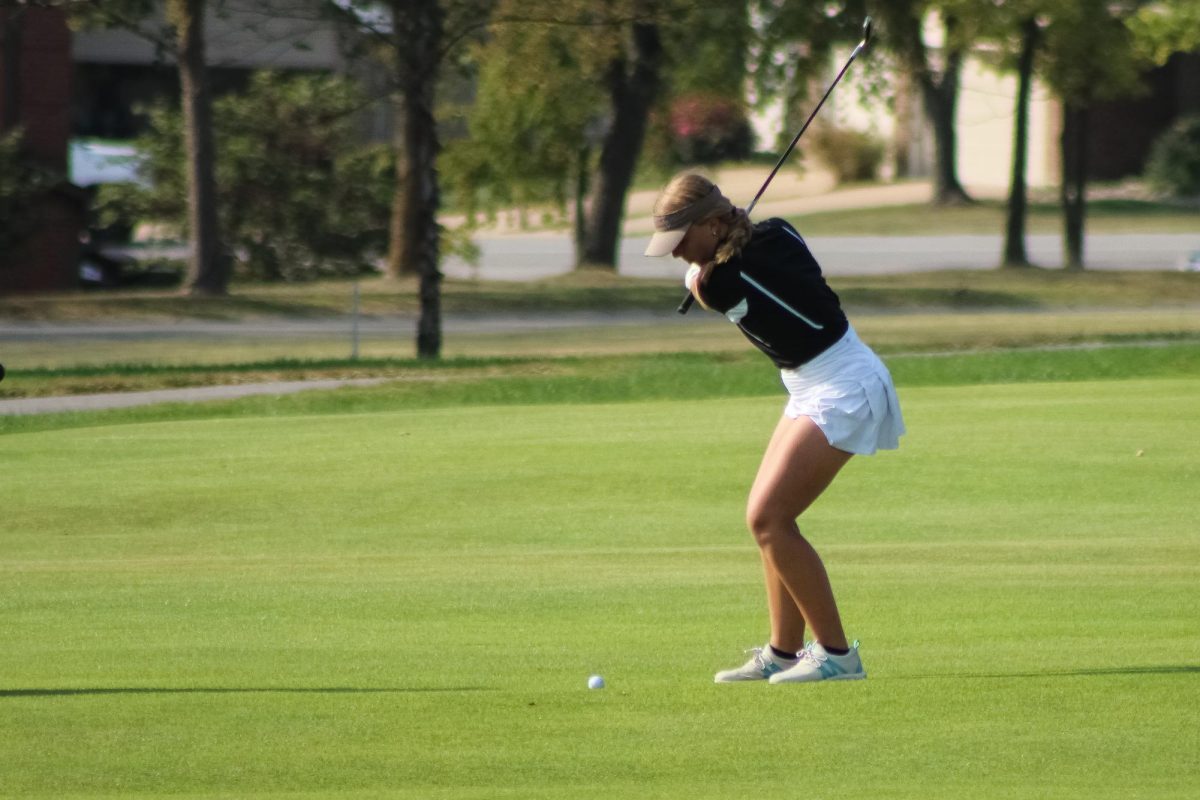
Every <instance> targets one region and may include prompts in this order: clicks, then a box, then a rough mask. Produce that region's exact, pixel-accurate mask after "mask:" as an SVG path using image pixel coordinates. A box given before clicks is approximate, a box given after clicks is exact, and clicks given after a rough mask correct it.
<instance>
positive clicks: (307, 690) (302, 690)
mask: <svg viewBox="0 0 1200 800" xmlns="http://www.w3.org/2000/svg"><path fill="white" fill-rule="evenodd" d="M486 691H490V690H489V689H487V688H486V687H483V686H449V687H409V688H403V687H392V688H388V687H381V688H375V689H372V688H358V687H353V686H313V687H287V686H280V687H262V688H235V687H228V688H222V687H215V686H213V687H204V686H198V687H178V688H165V687H153V686H147V687H94V688H90V689H0V699H5V698H10V697H85V696H91V695H112V694H118V695H123V694H435V693H447V694H449V693H454V692H486Z"/></svg>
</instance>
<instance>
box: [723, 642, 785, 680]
mask: <svg viewBox="0 0 1200 800" xmlns="http://www.w3.org/2000/svg"><path fill="white" fill-rule="evenodd" d="M746 652H747V653H750V654H751V655H750V660H749V661H747V662H746V663H745V664H742V665H741V666H740V667H736V668H734V669H727V670H722V671H721V672H718V673H717V674H716V677H715V678H713V682H714V683H737V682H739V681H765V680H767V679H769V678H771V677H772V676H774V675H781V674H783V672H784V671H785V670H788V669H790V668H791V667H792V666H794V665H795V664H796V662H797V659H795V658H787V659H785V658H780V657H779V656H777V655H775V653H774V652H773V651H772V650H771V646H770V645H763V646H762V647H755V648H754V649H753V650H747V651H746Z"/></svg>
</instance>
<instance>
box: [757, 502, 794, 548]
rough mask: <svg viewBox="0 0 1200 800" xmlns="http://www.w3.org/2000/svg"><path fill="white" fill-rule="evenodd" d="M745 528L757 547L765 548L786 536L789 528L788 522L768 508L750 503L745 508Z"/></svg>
mask: <svg viewBox="0 0 1200 800" xmlns="http://www.w3.org/2000/svg"><path fill="white" fill-rule="evenodd" d="M746 527H747V528H748V529H749V530H750V535H751V536H753V537H754V541H755V542H757V543H758V546H759V547H765V546H768V545H770V544H771V543H772V542H773V541H774V540H775V539H776V538H777V537H779V536H785V535H787V532H788V530H789V529H790V527H791V526H790V520H788V519H787V518H786V517H785V516H784V515H782V514H780V513H779V512H777V511H775V510H774V509H772V508H770V507H769V506H766V505H759V504H755V503H751V504H750V506H749V507H747V508H746Z"/></svg>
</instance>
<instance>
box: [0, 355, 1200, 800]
mask: <svg viewBox="0 0 1200 800" xmlns="http://www.w3.org/2000/svg"><path fill="white" fill-rule="evenodd" d="M1196 351H1197V348H1196V346H1195V345H1194V344H1191V345H1188V344H1180V345H1174V346H1168V347H1162V348H1151V347H1137V348H1115V349H1112V350H1111V351H1104V352H1105V353H1109V354H1108V355H1103V354H1100V353H1099V352H1098V351H1045V352H1038V353H1025V354H1020V353H1017V354H1003V353H1000V354H984V355H980V356H963V355H958V356H944V357H930V356H921V357H915V356H914V357H911V359H912V360H908V359H907V358H902V357H899V356H892V357H889V359H888V362H889V365H890V366H891V368H892V369H893V371H894V373H895V374H896V376H897V380H898V383H899V385H900V394H901V401H902V403H903V405H904V410H905V415H906V421H907V423H908V427H909V434H908V435H907V436H906V437H905V438H904V440H903V444H902V447H901V449H900V450H899V451H897V452H891V453H885V454H881V455H879V456H877V457H875V458H870V459H866V458H861V459H855V460H854V461H852V462H851V464H850V465H849V466H848V467H847V469H846V471H845V472H844V473H843V475H842V477H840V478H839V479H838V481H837V482H836V483H835V484H834V485H833V487H832V488H831V489H830V490H829V491H828V492H827V494H826V495H825V496H824V497H823V498H822V499H821V500H820V501H819V502H818V503H817V504H816V505H815V506H814V507H813V508H812V509H811V510H810V511H809V513H808V514H806V515H805V516H804V517H803V518H802V519H801V528H802V529H803V530H804V531H805V532H806V533H807V535H809V537H810V538H811V539H812V540H813V541H814V543H815V544H816V546H817V547H818V548H819V549H820V550H821V552H822V553H823V554H824V555H825V557H826V561H827V565H828V567H829V570H830V573H831V577H832V580H833V582H834V585H835V589H836V590H837V591H838V595H839V599H840V602H841V605H842V610H843V613H844V616H845V618H846V622H847V627H848V632H849V633H850V634H851V636H853V637H857V638H860V639H861V640H862V654H863V658H864V661H865V664H866V667H867V670H868V672H869V674H870V678H869V679H868V680H867V681H865V682H863V683H849V684H830V685H817V686H780V687H770V686H766V685H740V686H739V685H733V686H714V685H713V684H712V682H711V681H712V674H713V672H714V671H716V670H717V669H721V668H725V667H729V666H732V665H734V664H736V663H740V661H741V660H743V659H744V655H743V654H742V652H741V651H742V649H743V648H745V647H750V646H755V645H761V644H762V642H763V641H764V640H765V637H766V635H767V628H766V619H765V612H764V609H763V601H762V597H761V588H760V585H759V584H760V581H761V577H760V576H761V568H760V566H759V561H758V556H757V553H756V551H755V549H754V547H753V544H752V543H751V540H750V538H749V536H748V534H746V533H745V531H744V526H743V521H742V513H743V511H742V506H743V502H744V497H745V494H746V492H747V490H748V488H749V482H750V480H751V478H752V476H753V472H754V469H755V467H756V465H757V462H758V459H759V457H760V454H761V449H762V447H763V446H764V445H765V442H766V439H767V437H768V436H769V433H770V431H771V428H772V426H773V425H774V422H775V420H776V419H777V417H778V414H779V412H780V410H781V408H782V404H783V397H782V395H781V393H780V391H779V390H778V388H777V385H776V384H777V376H773V375H772V373H771V370H770V369H769V368H768V367H767V365H765V364H764V363H763V362H762V360H761V358H760V357H757V356H756V354H751V355H755V359H756V360H753V361H751V360H749V358H747V359H742V358H741V357H735V356H729V355H703V354H679V355H676V356H671V357H667V356H656V357H647V358H646V360H645V361H644V362H639V361H637V360H636V359H634V360H633V361H622V360H619V359H618V360H613V361H611V362H605V361H604V360H603V359H600V360H597V361H596V362H594V363H593V362H587V363H588V364H589V365H590V366H591V367H593V369H588V370H587V375H590V376H591V377H585V376H581V375H580V374H565V373H570V369H567V370H566V371H565V373H564V374H561V375H560V374H556V373H547V374H524V375H520V374H518V375H515V376H512V377H511V378H510V379H505V380H501V379H499V378H498V377H497V376H496V375H492V376H491V378H493V380H492V381H491V382H490V383H489V381H488V380H487V377H488V376H480V375H474V376H472V377H471V378H470V379H469V380H464V381H462V382H461V386H460V385H459V384H458V383H456V382H455V381H453V380H447V381H441V382H425V383H423V384H421V386H423V387H424V388H423V389H420V390H418V389H416V388H413V387H411V386H408V385H406V384H403V383H401V384H394V385H393V384H389V385H387V386H383V387H376V388H374V389H356V390H352V391H344V392H336V393H315V394H314V395H312V396H307V397H306V396H303V395H300V396H296V397H293V398H284V399H282V400H270V399H254V400H247V401H238V402H237V403H226V404H206V405H207V407H204V406H200V407H184V408H177V409H174V410H170V411H163V410H161V409H160V410H153V409H146V410H127V411H122V412H108V413H100V414H91V415H68V416H67V418H66V419H65V420H64V421H63V422H62V423H60V424H59V425H60V426H59V427H58V429H54V426H53V425H51V426H50V427H47V428H45V429H38V428H37V426H34V425H24V426H22V425H20V424H13V425H10V426H9V427H8V428H7V435H4V436H0V495H2V505H3V508H4V523H3V525H2V526H0V573H2V574H0V619H2V620H3V626H4V628H3V647H2V648H0V795H3V796H11V797H41V798H67V797H100V796H109V797H117V796H119V797H166V796H194V797H221V798H244V797H272V796H274V797H284V796H288V797H292V796H298V797H402V798H492V797H512V798H559V797H562V798H580V797H583V798H613V797H649V798H682V797H686V798H728V797H734V796H754V795H762V794H767V793H772V794H773V793H776V792H781V791H782V792H789V793H791V792H795V793H799V794H802V795H812V796H816V797H834V796H841V795H843V794H847V793H850V794H851V795H853V796H859V797H864V798H867V797H870V798H873V797H889V798H892V797H896V798H908V797H912V798H930V797H934V798H966V797H970V798H981V797H986V798H991V797H996V798H1027V797H1055V798H1057V797H1063V798H1084V797H1086V798H1114V800H1115V798H1126V797H1137V796H1143V797H1154V798H1192V797H1195V796H1196V795H1197V794H1198V793H1200V755H1198V754H1200V728H1198V727H1197V726H1196V724H1195V711H1196V707H1197V700H1198V699H1200V635H1198V634H1200V623H1198V622H1197V620H1200V588H1198V587H1200V538H1198V537H1197V534H1196V530H1197V529H1196V513H1195V512H1196V503H1195V497H1196V494H1197V486H1198V485H1200V461H1198V460H1197V458H1196V455H1195V446H1196V443H1197V442H1198V441H1200V417H1198V416H1197V406H1196V398H1197V397H1198V396H1200V378H1197V377H1196V372H1195V371H1194V370H1195V364H1196V362H1195V359H1196ZM1112 353H1117V354H1119V355H1112ZM972 358H975V359H985V360H976V361H971V360H970V359H972ZM1138 365H1141V369H1140V371H1139V368H1138ZM751 367H753V369H751ZM477 368H478V367H477V366H475V367H472V368H471V369H477ZM448 371H452V370H448ZM518 372H519V371H518ZM689 375H692V376H697V377H691V378H689V377H687V376H689ZM704 387H709V388H708V390H707V391H706V390H704ZM593 673H597V674H601V675H603V676H604V677H605V678H606V680H607V681H608V688H606V689H603V690H599V691H589V690H588V689H587V688H586V681H587V678H588V676H589V675H590V674H593Z"/></svg>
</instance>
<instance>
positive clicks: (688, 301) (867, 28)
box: [676, 17, 871, 314]
mask: <svg viewBox="0 0 1200 800" xmlns="http://www.w3.org/2000/svg"><path fill="white" fill-rule="evenodd" d="M870 41H871V18H870V17H867V18H866V19H865V20H863V38H862V41H861V42H859V43H858V46H857V47H855V48H854V51H853V52H851V53H850V58H848V59H846V63H845V64H844V65H843V66H842V69H841V71H840V72H838V74H837V77H836V78H834V79H833V83H831V84H829V88H828V89H826V90H825V94H824V95H822V97H821V100H820V101H819V102H818V103H817V107H816V108H814V109H813V110H812V113H811V114H809V115H808V119H807V120H805V122H804V125H803V126H802V127H801V128H800V132H799V133H797V134H796V136H795V138H793V139H792V143H791V144H789V145H788V146H787V149H786V150H784V151H783V155H782V156H780V157H779V161H778V162H776V164H775V168H774V169H772V170H771V174H770V175H768V176H767V179H766V180H765V181H763V185H762V186H761V187H760V188H759V190H758V194H756V195H754V199H753V200H751V201H750V204H749V205H747V206H746V215H747V216H749V215H750V212H751V211H753V210H754V206H755V204H757V203H758V198H760V197H762V196H763V192H765V191H767V187H768V186H770V185H771V181H772V179H774V177H775V173H777V172H779V168H780V167H782V166H783V162H784V161H787V157H788V156H790V155H791V154H792V150H794V149H795V148H796V143H797V142H799V141H800V137H801V136H803V135H804V132H805V131H806V130H808V126H809V125H811V124H812V121H813V119H815V118H816V116H817V112H818V111H820V110H821V106H823V105H825V101H826V100H827V99H828V98H829V95H830V94H832V93H833V88H834V87H835V86H837V85H838V81H840V80H841V79H842V76H843V75H845V74H846V70H848V69H850V65H851V64H853V63H854V59H856V58H858V54H859V53H861V52H862V51H863V50H865V49H866V47H867V45H868V44H869V43H870ZM695 300H696V298H695V297H694V296H692V293H691V292H688V294H687V296H686V297H684V298H683V302H682V303H680V304H679V308H678V309H676V310H677V311H678V312H679V313H680V314H686V313H687V312H688V309H690V308H691V307H692V303H693V302H695Z"/></svg>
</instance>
